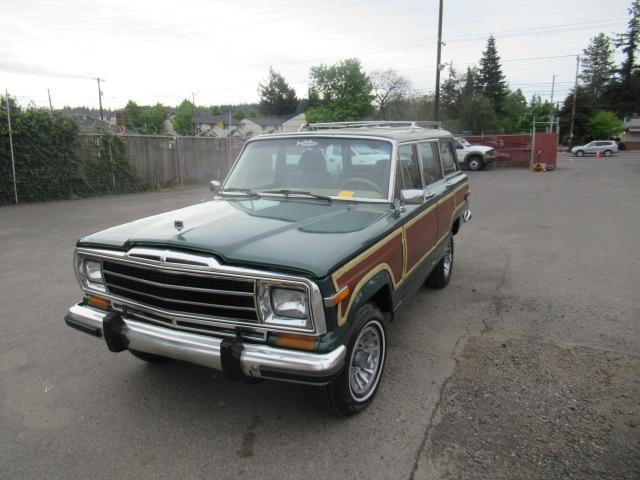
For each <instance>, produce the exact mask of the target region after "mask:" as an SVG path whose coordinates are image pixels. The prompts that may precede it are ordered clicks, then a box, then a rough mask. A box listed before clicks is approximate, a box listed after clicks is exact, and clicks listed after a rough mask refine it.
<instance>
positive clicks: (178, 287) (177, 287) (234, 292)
mask: <svg viewBox="0 0 640 480" xmlns="http://www.w3.org/2000/svg"><path fill="white" fill-rule="evenodd" d="M102 273H103V274H104V273H108V274H109V275H113V276H115V277H120V278H126V279H127V280H131V281H134V282H140V283H146V284H147V285H153V286H156V287H162V288H172V289H175V290H186V291H190V292H202V293H215V294H219V295H237V296H239V297H253V295H254V293H253V292H239V291H237V290H217V289H214V288H200V287H185V286H184V285H173V284H171V283H159V282H152V281H151V280H144V279H142V278H138V277H132V276H130V275H124V274H122V273H116V272H112V271H111V270H108V269H105V268H103V269H102ZM202 276H204V275H202Z"/></svg>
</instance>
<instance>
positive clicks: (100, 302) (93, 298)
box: [87, 295, 109, 310]
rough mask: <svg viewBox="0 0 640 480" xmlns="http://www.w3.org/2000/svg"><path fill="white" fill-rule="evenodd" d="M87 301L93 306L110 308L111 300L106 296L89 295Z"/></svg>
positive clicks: (104, 308) (103, 308)
mask: <svg viewBox="0 0 640 480" xmlns="http://www.w3.org/2000/svg"><path fill="white" fill-rule="evenodd" d="M87 303H88V304H89V305H91V306H92V307H96V308H100V309H102V310H107V309H108V308H109V300H107V299H106V298H104V297H98V296H97V295H87Z"/></svg>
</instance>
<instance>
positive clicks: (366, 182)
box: [340, 177, 384, 195]
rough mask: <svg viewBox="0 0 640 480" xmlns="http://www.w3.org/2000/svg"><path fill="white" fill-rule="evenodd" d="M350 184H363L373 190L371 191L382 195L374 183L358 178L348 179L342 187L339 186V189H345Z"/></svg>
mask: <svg viewBox="0 0 640 480" xmlns="http://www.w3.org/2000/svg"><path fill="white" fill-rule="evenodd" d="M350 183H361V184H365V185H367V186H368V187H371V188H373V190H375V191H376V192H378V193H380V194H382V195H384V192H383V191H382V190H381V189H380V187H379V186H378V185H376V184H375V183H373V182H372V181H371V180H367V179H366V178H359V177H355V178H350V179H348V180H347V181H345V182H343V183H342V185H341V186H340V188H341V189H343V190H344V189H345V187H346V186H347V185H348V184H350Z"/></svg>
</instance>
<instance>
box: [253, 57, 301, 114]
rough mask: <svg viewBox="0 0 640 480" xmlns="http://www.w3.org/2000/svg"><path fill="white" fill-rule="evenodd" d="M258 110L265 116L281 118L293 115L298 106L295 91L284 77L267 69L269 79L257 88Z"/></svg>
mask: <svg viewBox="0 0 640 480" xmlns="http://www.w3.org/2000/svg"><path fill="white" fill-rule="evenodd" d="M258 93H259V95H260V110H261V111H262V113H264V114H265V115H274V116H278V117H279V116H283V115H287V114H291V113H294V112H295V111H296V108H297V106H298V98H297V97H296V91H295V90H294V89H293V88H291V87H290V86H289V84H288V83H287V82H286V81H285V79H284V77H283V76H282V75H280V74H279V73H278V72H276V71H274V70H273V68H269V77H268V78H267V80H266V81H265V82H264V83H261V84H260V85H259V86H258Z"/></svg>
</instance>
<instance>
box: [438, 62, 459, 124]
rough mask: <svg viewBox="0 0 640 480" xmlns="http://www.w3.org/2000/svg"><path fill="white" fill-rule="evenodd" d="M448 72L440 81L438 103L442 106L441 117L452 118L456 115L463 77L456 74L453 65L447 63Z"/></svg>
mask: <svg viewBox="0 0 640 480" xmlns="http://www.w3.org/2000/svg"><path fill="white" fill-rule="evenodd" d="M448 73H449V75H448V77H447V79H446V80H445V81H444V82H442V87H441V88H440V105H441V106H442V113H443V114H444V115H443V117H444V118H445V119H453V118H456V117H457V116H458V106H459V103H460V98H461V96H462V82H463V79H462V78H460V77H459V76H458V72H456V69H455V68H453V65H449V72H448Z"/></svg>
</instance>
